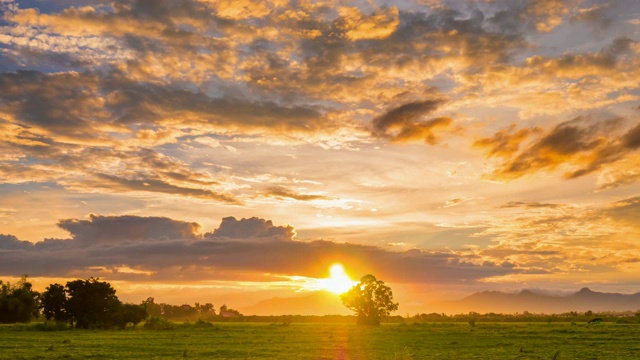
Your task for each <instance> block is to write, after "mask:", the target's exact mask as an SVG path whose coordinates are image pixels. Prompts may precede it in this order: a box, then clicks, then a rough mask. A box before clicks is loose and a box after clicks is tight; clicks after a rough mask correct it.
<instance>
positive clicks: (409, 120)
mask: <svg viewBox="0 0 640 360" xmlns="http://www.w3.org/2000/svg"><path fill="white" fill-rule="evenodd" d="M442 103H443V101H442V100H425V101H415V102H410V103H407V104H403V105H400V106H397V107H395V108H392V109H390V110H389V111H387V112H386V113H384V114H382V115H380V116H378V117H377V118H375V119H373V122H372V133H373V134H374V135H376V136H379V137H382V138H388V139H391V140H392V141H398V142H404V141H412V140H419V139H420V140H424V142H425V143H428V144H431V145H433V144H435V143H436V142H437V141H438V137H437V136H436V134H435V133H434V132H435V130H439V129H442V128H447V127H449V126H450V125H451V124H452V123H453V119H451V118H448V117H437V118H431V119H424V117H425V116H426V115H428V114H430V113H432V112H434V111H435V110H436V109H437V108H438V106H440V105H441V104H442Z"/></svg>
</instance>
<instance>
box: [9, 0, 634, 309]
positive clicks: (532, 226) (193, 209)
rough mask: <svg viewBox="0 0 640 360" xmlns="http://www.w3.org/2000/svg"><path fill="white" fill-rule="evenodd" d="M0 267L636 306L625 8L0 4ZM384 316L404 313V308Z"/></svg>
mask: <svg viewBox="0 0 640 360" xmlns="http://www.w3.org/2000/svg"><path fill="white" fill-rule="evenodd" d="M0 14H1V17H0V234H2V235H0V278H3V279H8V278H9V279H10V278H16V277H19V276H20V275H21V274H28V275H29V276H30V277H31V278H32V279H34V282H35V283H36V284H38V285H39V286H41V287H44V286H46V285H47V284H49V283H51V282H54V281H57V282H64V281H65V280H68V279H75V278H86V277H90V276H93V277H100V278H101V279H104V280H107V281H110V282H112V283H113V284H115V286H116V288H117V289H118V294H119V295H120V296H121V297H123V298H124V299H126V300H129V301H136V302H137V301H140V300H142V299H146V297H147V296H155V297H157V299H158V300H159V301H167V302H173V303H179V302H187V303H192V302H193V301H208V300H209V299H213V300H212V301H215V302H216V303H215V305H220V304H218V303H219V302H226V303H227V304H228V305H229V306H232V307H233V306H234V305H236V306H237V307H242V306H250V305H252V304H255V303H257V302H259V301H262V300H265V299H270V298H272V297H275V296H277V297H295V296H306V295H305V294H309V293H310V292H311V291H313V290H317V285H318V284H319V282H318V281H321V280H322V279H323V278H326V277H328V276H329V269H330V267H331V265H332V264H335V263H340V264H342V265H343V266H344V270H345V272H346V274H348V276H350V277H351V279H355V280H357V279H359V278H360V277H361V276H364V275H366V274H374V275H375V276H376V277H377V278H379V279H381V280H383V281H385V282H386V283H388V284H389V285H390V286H391V287H392V288H393V289H394V293H395V294H396V299H397V300H398V301H399V302H400V311H420V310H421V309H426V308H427V306H428V303H429V302H430V301H431V300H439V299H445V298H456V297H460V296H464V295H465V294H466V295H468V294H470V293H473V292H475V291H482V290H501V291H517V290H519V289H524V288H526V289H541V290H545V291H556V292H558V291H573V290H575V291H577V290H579V289H580V288H582V287H585V286H588V287H590V288H591V289H593V290H598V291H608V292H622V293H635V292H639V291H640V256H639V254H640V221H639V220H640V166H639V165H640V152H639V151H638V150H639V148H640V82H638V79H639V78H640V2H638V1H635V0H620V1H591V0H550V1H525V0H515V1H512V0H486V1H480V0H475V1H446V0H400V1H386V0H384V1H383V0H362V1H346V0H343V1H310V0H290V1H288V0H273V1H263V0H233V1H231V0H175V1H162V0H160V1H151V0H113V1H97V0H78V1H72V0H47V1H44V0H31V1H26V0H25V1H18V0H0ZM403 305H404V306H403Z"/></svg>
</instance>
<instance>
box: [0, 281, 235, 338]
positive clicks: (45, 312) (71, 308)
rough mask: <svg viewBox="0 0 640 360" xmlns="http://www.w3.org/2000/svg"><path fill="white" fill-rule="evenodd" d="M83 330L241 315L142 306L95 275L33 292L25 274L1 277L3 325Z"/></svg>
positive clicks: (149, 303)
mask: <svg viewBox="0 0 640 360" xmlns="http://www.w3.org/2000/svg"><path fill="white" fill-rule="evenodd" d="M43 317H44V319H46V320H52V321H55V322H56V323H59V324H65V323H66V324H69V325H70V326H72V327H75V328H80V329H88V328H92V329H110V328H121V329H123V328H125V327H126V326H128V325H137V324H138V323H140V322H142V321H144V320H146V319H148V318H149V317H151V318H152V319H156V320H154V321H155V322H157V319H162V320H165V321H181V322H187V321H196V320H198V321H238V320H240V321H241V319H242V314H241V313H240V312H238V311H237V310H234V309H231V308H228V307H227V306H226V305H222V306H221V307H220V309H219V311H218V313H216V311H215V309H214V307H213V304H211V303H206V304H202V305H201V304H199V303H196V304H195V306H191V305H186V304H185V305H180V306H177V305H170V304H157V303H155V300H154V298H151V297H150V298H148V299H147V300H145V301H143V302H142V303H141V304H127V303H123V302H121V301H120V300H119V299H118V297H117V296H116V290H115V289H114V288H113V287H112V286H111V284H109V283H107V282H104V281H99V279H96V278H89V279H86V280H73V281H69V282H67V283H66V285H64V286H63V285H61V284H57V283H56V284H50V285H49V286H48V287H47V288H46V289H45V291H44V292H42V293H40V292H37V291H35V290H33V286H32V284H31V283H30V282H29V281H28V280H27V276H26V275H25V276H22V278H21V279H20V280H19V281H18V282H17V283H15V284H11V283H9V282H3V281H2V280H0V323H1V324H13V323H28V322H30V321H32V320H37V319H40V318H43Z"/></svg>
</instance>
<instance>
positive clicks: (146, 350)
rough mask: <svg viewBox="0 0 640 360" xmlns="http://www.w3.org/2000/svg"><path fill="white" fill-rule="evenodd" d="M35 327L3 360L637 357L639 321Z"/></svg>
mask: <svg viewBox="0 0 640 360" xmlns="http://www.w3.org/2000/svg"><path fill="white" fill-rule="evenodd" d="M33 329H34V327H33V325H15V326H0V359H12V360H13V359H184V358H186V359H556V360H557V359H640V325H622V324H609V323H604V324H599V325H586V324H570V323H550V324H547V323H476V324H475V326H471V325H470V324H467V323H425V324H414V323H408V324H384V325H382V326H380V327H375V328H366V327H359V326H356V325H351V324H296V323H294V324H291V325H281V324H261V323H222V324H215V325H213V326H209V327H199V326H194V325H191V326H178V327H176V329H174V330H144V329H142V328H135V329H127V330H121V331H106V330H99V331H92V330H67V331H36V330H33Z"/></svg>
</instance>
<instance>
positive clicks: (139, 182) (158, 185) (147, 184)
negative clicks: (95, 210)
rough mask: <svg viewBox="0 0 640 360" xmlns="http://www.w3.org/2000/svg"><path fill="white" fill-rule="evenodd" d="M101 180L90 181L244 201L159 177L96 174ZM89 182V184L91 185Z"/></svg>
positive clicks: (106, 185) (122, 187) (236, 202)
mask: <svg viewBox="0 0 640 360" xmlns="http://www.w3.org/2000/svg"><path fill="white" fill-rule="evenodd" d="M96 177H97V178H98V179H99V180H101V182H93V183H89V184H91V185H93V186H94V187H104V188H107V189H109V190H115V191H122V192H129V191H145V192H156V193H163V194H172V195H181V196H188V197H194V198H200V199H211V200H217V201H220V202H224V203H228V204H234V205H241V204H242V201H240V200H239V199H237V198H236V197H235V196H233V195H231V194H224V193H218V192H215V191H211V190H208V189H202V188H188V187H181V186H176V185H172V184H170V183H167V182H165V181H162V180H158V179H144V178H143V179H127V178H120V177H116V176H112V175H108V174H96ZM89 184H87V185H89Z"/></svg>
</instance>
